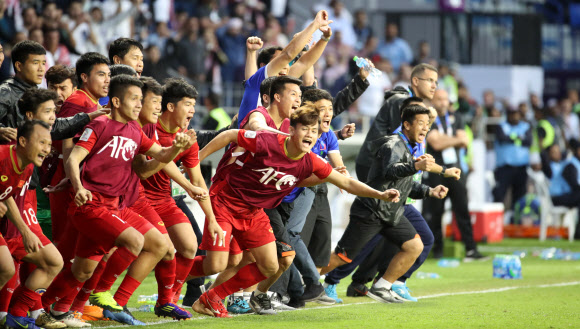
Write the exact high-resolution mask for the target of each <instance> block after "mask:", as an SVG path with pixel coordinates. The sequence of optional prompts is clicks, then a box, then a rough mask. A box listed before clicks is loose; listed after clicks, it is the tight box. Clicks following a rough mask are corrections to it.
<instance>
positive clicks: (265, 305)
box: [250, 292, 276, 315]
mask: <svg viewBox="0 0 580 329" xmlns="http://www.w3.org/2000/svg"><path fill="white" fill-rule="evenodd" d="M250 307H251V308H252V309H253V310H254V312H256V314H259V315H276V311H274V309H273V308H272V302H271V301H270V298H269V297H268V295H267V294H259V295H256V292H253V293H252V296H251V297H250Z"/></svg>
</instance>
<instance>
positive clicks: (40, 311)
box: [30, 308, 44, 320]
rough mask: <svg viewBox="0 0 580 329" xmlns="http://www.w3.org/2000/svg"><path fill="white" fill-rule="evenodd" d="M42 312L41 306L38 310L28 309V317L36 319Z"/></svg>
mask: <svg viewBox="0 0 580 329" xmlns="http://www.w3.org/2000/svg"><path fill="white" fill-rule="evenodd" d="M42 313H44V309H42V308H41V309H40V310H34V311H30V317H31V318H33V319H34V320H36V319H38V317H39V316H40V314H42Z"/></svg>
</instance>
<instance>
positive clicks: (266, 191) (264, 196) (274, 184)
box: [226, 129, 332, 209]
mask: <svg viewBox="0 0 580 329" xmlns="http://www.w3.org/2000/svg"><path fill="white" fill-rule="evenodd" d="M286 139H287V137H286V136H282V135H279V134H274V133H270V132H255V131H250V130H244V129H240V131H239V133H238V145H239V146H241V147H243V148H245V149H246V150H248V151H250V152H252V153H253V157H251V158H249V159H248V160H247V161H246V162H245V163H244V165H243V166H242V167H241V168H240V169H238V170H237V171H236V172H235V174H231V175H228V177H227V179H226V181H227V183H228V184H229V186H230V187H231V190H232V193H234V194H235V195H236V197H237V198H239V199H241V200H244V201H245V202H246V203H247V204H248V205H250V206H254V207H257V208H266V209H271V208H275V207H276V206H277V205H279V204H280V202H282V199H283V198H284V196H286V195H287V194H288V193H290V192H291V191H292V189H294V187H295V186H296V184H298V183H299V182H300V181H302V180H304V179H306V178H308V177H310V175H311V174H315V175H316V176H318V178H320V179H325V178H326V177H328V175H330V173H331V172H332V167H331V166H330V164H328V163H326V162H325V161H324V160H322V159H321V158H320V157H318V156H317V155H316V154H314V153H312V152H308V153H306V154H305V155H304V156H303V157H301V158H299V159H291V158H289V157H288V156H287V155H286V153H287V151H286V146H285V142H286Z"/></svg>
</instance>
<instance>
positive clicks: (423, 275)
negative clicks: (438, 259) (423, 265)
mask: <svg viewBox="0 0 580 329" xmlns="http://www.w3.org/2000/svg"><path fill="white" fill-rule="evenodd" d="M415 277H416V278H417V279H439V278H440V277H441V276H440V275H439V274H437V273H426V272H417V273H415Z"/></svg>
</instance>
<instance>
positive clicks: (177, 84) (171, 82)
mask: <svg viewBox="0 0 580 329" xmlns="http://www.w3.org/2000/svg"><path fill="white" fill-rule="evenodd" d="M197 96H198V93H197V90H196V89H195V87H194V86H192V85H190V84H189V83H187V82H186V81H185V80H184V79H180V78H170V79H167V80H165V85H164V86H163V100H162V101H161V111H165V110H166V109H167V104H169V103H173V104H177V103H178V102H179V101H180V100H182V99H183V98H184V97H188V98H193V99H197Z"/></svg>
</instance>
